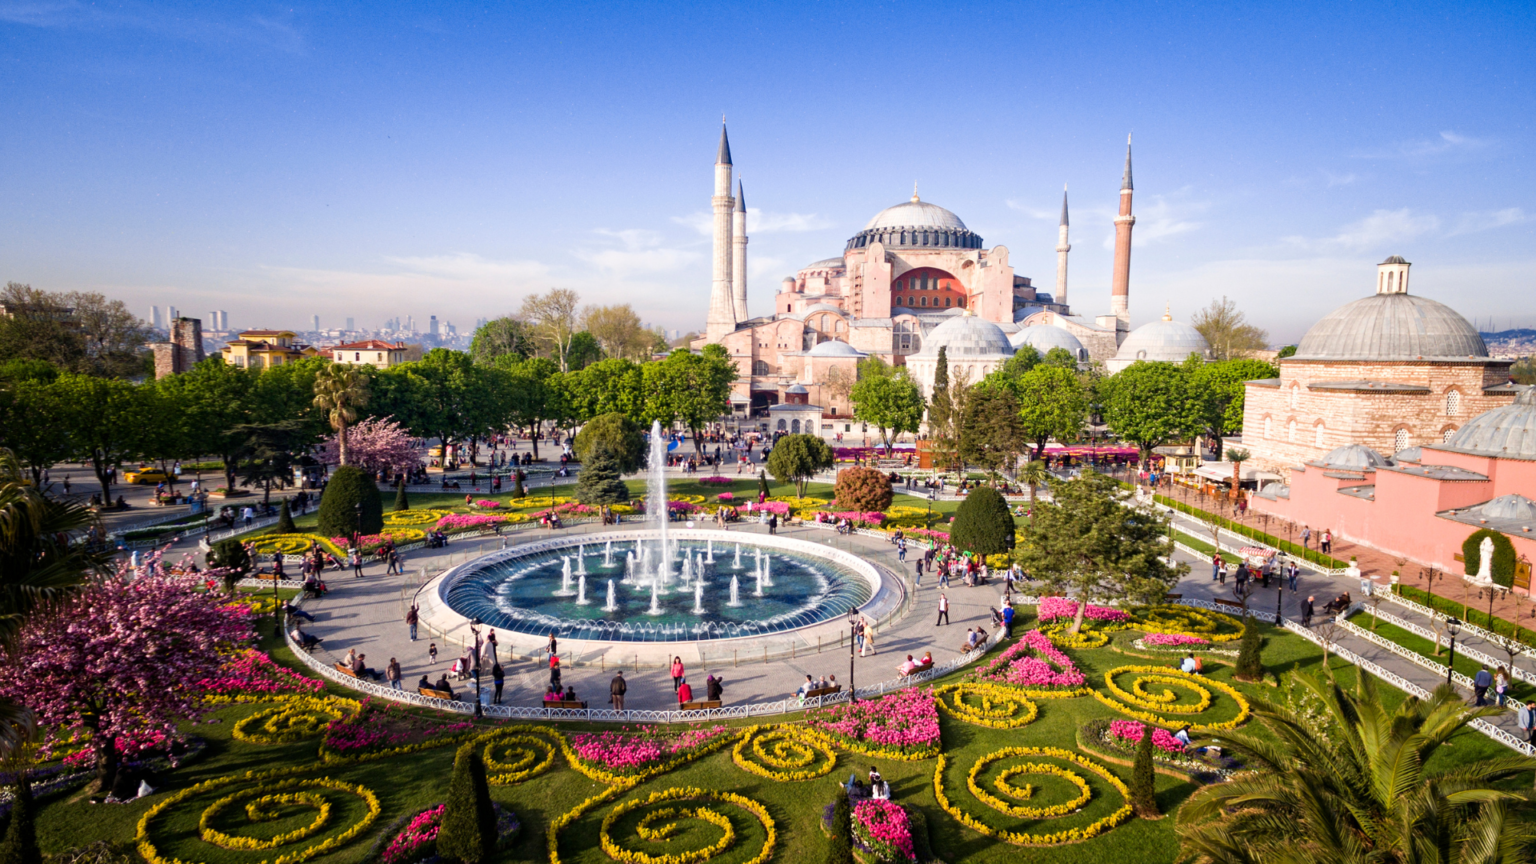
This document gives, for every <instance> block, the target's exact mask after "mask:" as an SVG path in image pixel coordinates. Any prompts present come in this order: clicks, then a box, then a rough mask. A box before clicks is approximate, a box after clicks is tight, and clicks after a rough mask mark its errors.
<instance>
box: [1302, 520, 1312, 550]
mask: <svg viewBox="0 0 1536 864" xmlns="http://www.w3.org/2000/svg"><path fill="white" fill-rule="evenodd" d="M1301 548H1303V549H1311V548H1312V529H1311V528H1308V527H1307V526H1305V525H1303V526H1301Z"/></svg>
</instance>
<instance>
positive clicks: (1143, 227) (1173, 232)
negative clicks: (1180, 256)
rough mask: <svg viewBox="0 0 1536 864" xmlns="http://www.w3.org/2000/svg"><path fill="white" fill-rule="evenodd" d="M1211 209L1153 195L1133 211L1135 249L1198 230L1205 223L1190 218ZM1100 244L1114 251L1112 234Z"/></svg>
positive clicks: (1206, 204) (1207, 204)
mask: <svg viewBox="0 0 1536 864" xmlns="http://www.w3.org/2000/svg"><path fill="white" fill-rule="evenodd" d="M1210 206H1211V204H1210V202H1209V201H1192V200H1189V199H1188V198H1185V197H1183V196H1174V197H1171V198H1170V197H1167V196H1163V195H1154V196H1152V200H1151V201H1150V202H1149V203H1147V204H1145V205H1143V206H1140V207H1137V208H1135V212H1136V228H1135V231H1134V233H1133V234H1132V237H1133V243H1134V244H1135V245H1137V246H1149V245H1155V244H1158V243H1165V242H1167V241H1169V240H1171V239H1173V238H1174V237H1178V236H1180V235H1183V234H1188V233H1190V232H1191V231H1198V230H1199V229H1200V228H1202V227H1204V226H1205V223H1204V222H1197V221H1195V220H1194V219H1192V218H1190V217H1191V216H1193V215H1195V214H1197V213H1203V212H1205V211H1206V210H1208V209H1210ZM1095 215H1098V214H1095ZM1109 221H1110V222H1111V223H1112V222H1113V221H1114V219H1113V216H1111V217H1110V220H1109ZM1103 245H1104V248H1105V249H1113V248H1115V235H1114V232H1110V233H1109V234H1107V235H1106V236H1105V238H1104V243H1103Z"/></svg>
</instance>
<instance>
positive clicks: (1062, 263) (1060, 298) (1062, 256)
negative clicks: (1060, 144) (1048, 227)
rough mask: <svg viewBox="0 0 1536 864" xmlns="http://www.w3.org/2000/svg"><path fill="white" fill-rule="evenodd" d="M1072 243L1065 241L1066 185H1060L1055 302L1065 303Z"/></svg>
mask: <svg viewBox="0 0 1536 864" xmlns="http://www.w3.org/2000/svg"><path fill="white" fill-rule="evenodd" d="M1071 251H1072V244H1071V243H1068V242H1067V187H1066V186H1065V185H1063V186H1062V187H1061V227H1060V228H1058V229H1057V231H1056V302H1057V303H1060V304H1061V305H1063V306H1065V305H1067V253H1068V252H1071Z"/></svg>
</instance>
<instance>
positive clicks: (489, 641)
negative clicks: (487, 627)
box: [485, 627, 501, 663]
mask: <svg viewBox="0 0 1536 864" xmlns="http://www.w3.org/2000/svg"><path fill="white" fill-rule="evenodd" d="M485 644H486V645H487V646H488V647H489V648H490V650H491V662H492V663H495V662H496V652H497V651H498V650H499V649H500V647H501V646H500V644H499V643H497V641H496V628H495V627H492V628H491V632H489V633H487V634H486V635H485Z"/></svg>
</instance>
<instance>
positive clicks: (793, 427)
mask: <svg viewBox="0 0 1536 864" xmlns="http://www.w3.org/2000/svg"><path fill="white" fill-rule="evenodd" d="M789 431H791V432H793V433H795V434H796V435H799V434H800V421H799V420H791V421H789Z"/></svg>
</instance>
